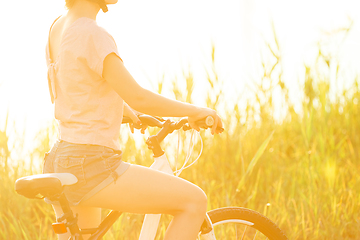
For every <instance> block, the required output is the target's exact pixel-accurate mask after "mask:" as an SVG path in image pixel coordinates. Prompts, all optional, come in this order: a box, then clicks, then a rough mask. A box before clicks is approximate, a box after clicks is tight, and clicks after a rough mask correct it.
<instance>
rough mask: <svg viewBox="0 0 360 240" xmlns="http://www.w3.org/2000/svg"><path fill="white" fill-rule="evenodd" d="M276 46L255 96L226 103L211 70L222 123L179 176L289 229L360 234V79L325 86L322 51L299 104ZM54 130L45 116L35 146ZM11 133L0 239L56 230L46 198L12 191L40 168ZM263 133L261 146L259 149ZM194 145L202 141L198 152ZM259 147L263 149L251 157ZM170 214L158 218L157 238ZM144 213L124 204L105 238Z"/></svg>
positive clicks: (136, 156) (213, 103)
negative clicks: (23, 158) (25, 158)
mask: <svg viewBox="0 0 360 240" xmlns="http://www.w3.org/2000/svg"><path fill="white" fill-rule="evenodd" d="M213 51H214V50H213ZM272 52H273V53H274V55H273V58H272V60H271V61H269V62H268V63H266V64H264V68H263V71H264V74H263V77H262V78H261V79H258V81H256V82H257V84H254V86H255V87H254V88H253V91H252V93H253V98H252V100H246V99H240V100H239V102H237V103H234V104H233V105H230V104H225V103H224V92H222V89H221V86H222V82H221V79H219V77H218V76H217V74H216V68H215V65H213V68H212V69H210V70H209V77H208V79H207V81H208V83H209V84H208V85H209V89H208V93H209V95H208V96H209V97H208V99H207V105H208V106H209V107H214V108H216V109H220V112H221V115H222V117H223V118H224V124H225V129H226V131H225V132H224V133H222V134H221V135H219V136H215V137H213V136H211V135H210V134H209V133H208V132H202V133H201V135H202V138H203V140H204V151H203V154H202V156H201V158H200V160H199V161H198V162H197V163H196V164H195V165H194V166H193V167H191V168H190V169H187V170H186V171H184V172H183V174H182V175H181V176H182V177H184V178H185V179H188V180H189V181H191V182H193V183H195V184H197V185H199V186H200V187H201V188H202V189H203V190H204V191H205V192H206V193H207V195H208V208H209V210H210V209H213V208H217V207H224V206H242V207H247V208H251V209H254V210H256V211H259V212H261V213H264V212H265V209H266V212H267V213H266V215H267V216H268V217H269V218H270V219H272V220H273V221H274V222H276V223H277V224H278V225H279V226H280V228H282V229H283V230H284V232H285V233H286V234H287V236H288V237H289V239H294V240H296V239H312V240H317V239H360V230H359V229H360V194H359V192H360V178H359V172H360V160H359V156H360V151H359V149H360V137H359V134H360V102H359V101H360V88H359V85H358V83H359V81H358V80H357V79H354V84H353V86H352V87H351V88H348V89H345V90H344V91H341V92H338V91H335V92H334V91H331V89H333V88H332V87H333V86H331V84H330V82H331V81H330V77H331V76H333V75H332V71H331V67H330V65H328V64H327V61H329V59H327V58H325V57H324V56H323V55H322V54H321V51H319V57H318V60H317V62H316V63H315V64H314V65H313V66H304V74H305V82H304V84H303V85H301V87H300V89H299V91H300V93H301V94H302V95H303V98H302V102H301V104H300V105H301V109H300V110H299V109H297V110H296V111H295V107H294V104H293V103H291V101H290V99H289V90H288V88H287V87H286V85H285V84H284V83H283V79H282V75H281V73H282V69H281V65H280V64H279V62H280V58H279V57H278V56H277V55H276V54H275V52H276V51H272ZM213 56H214V54H213ZM330 61H331V59H330ZM214 62H215V61H214V57H213V59H212V63H213V64H214ZM338 67H341V65H339V66H338ZM337 76H338V75H336V76H335V77H336V78H337ZM182 83H183V84H184V85H181V84H182ZM193 83H194V82H193V79H192V76H191V74H187V75H186V76H185V77H184V81H183V82H177V83H175V84H174V85H173V87H174V88H173V89H172V91H173V92H174V96H175V97H176V98H177V99H182V100H187V101H188V102H191V100H192V98H191V95H192V91H193V86H194V85H193ZM161 84H162V83H160V84H159V89H158V90H159V91H161ZM179 85H181V86H182V87H183V89H186V90H180V89H182V88H181V86H179ZM275 98H276V99H277V100H279V99H280V102H281V112H282V113H283V117H282V118H281V119H280V120H279V119H275V118H274V117H273V116H274V112H275V111H276V109H278V108H279V106H278V105H276V104H274V99H275ZM244 101H245V102H247V104H243V103H244ZM229 105H230V106H229ZM224 106H226V107H224ZM54 131H55V130H54V129H53V127H51V126H50V128H49V129H48V130H47V131H42V132H41V134H40V133H39V137H38V139H37V140H38V142H39V144H38V147H37V148H36V149H34V151H33V153H32V154H33V156H42V155H43V154H44V152H45V151H48V150H49V147H50V143H49V142H51V141H53V140H54V137H53V135H54V134H53V133H54ZM151 131H155V130H151ZM7 137H8V136H7V134H6V129H5V130H4V131H2V132H0V163H1V170H0V180H1V185H0V186H1V188H0V189H1V190H0V229H1V231H0V239H31V240H34V239H44V240H45V239H47V240H49V239H56V237H55V235H54V233H53V231H52V229H51V223H52V222H53V221H54V219H55V218H54V215H53V212H52V209H51V207H50V206H49V205H47V204H45V203H44V202H43V201H39V200H29V199H26V198H24V197H22V196H20V195H17V194H16V193H15V191H14V182H15V180H16V179H17V178H18V177H21V176H25V175H28V174H32V173H38V172H40V169H41V162H40V161H38V160H34V161H33V162H32V163H31V164H32V166H33V167H32V168H29V167H28V166H29V165H28V164H27V163H25V162H13V161H12V157H11V156H12V155H11V151H12V150H11V149H9V148H10V147H9V146H8V138H7ZM187 138H188V135H187ZM268 138H269V139H270V141H269V143H268V145H267V146H266V148H264V149H260V146H261V145H262V143H263V142H264V141H265V140H266V139H268ZM175 139H176V138H175ZM184 139H185V140H186V137H184ZM120 141H121V142H122V145H123V146H124V149H126V151H125V153H124V160H125V161H129V162H131V163H136V164H141V165H146V166H149V165H150V164H151V157H150V152H149V151H147V149H146V147H145V146H144V145H143V146H142V147H140V148H139V147H136V143H135V140H133V139H132V138H131V137H129V135H127V134H126V135H124V136H123V137H122V139H121V140H120ZM165 144H167V145H169V148H171V149H172V148H173V146H172V145H170V144H169V143H165ZM261 150H264V151H263V152H261ZM198 151H199V144H197V145H196V147H195V155H196V153H197V152H198ZM258 151H259V152H261V153H262V154H260V155H258V157H256V156H255V155H256V152H258ZM183 157H184V154H183V155H182V158H183ZM34 159H36V158H34ZM10 163H11V164H10ZM268 203H269V204H270V206H268ZM104 214H106V211H105V210H104ZM169 220H170V217H168V216H164V217H163V218H162V221H161V225H160V228H159V232H158V239H161V238H162V236H163V234H164V231H165V229H166V226H167V224H168V222H169ZM141 223H142V216H140V215H134V214H124V215H123V216H122V217H121V218H120V219H119V220H118V222H117V223H116V225H114V227H113V229H112V230H111V231H110V232H109V233H108V234H107V235H106V237H105V239H107V240H110V239H137V237H138V234H139V229H140V227H141Z"/></svg>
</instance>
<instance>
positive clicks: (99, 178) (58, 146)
mask: <svg viewBox="0 0 360 240" xmlns="http://www.w3.org/2000/svg"><path fill="white" fill-rule="evenodd" d="M121 155H122V153H121V151H118V150H114V149H111V148H108V147H105V146H99V145H91V144H74V143H69V142H65V141H62V140H60V141H57V142H56V143H55V144H54V146H53V147H52V149H51V150H50V152H48V153H46V154H45V158H44V167H43V173H72V174H74V175H75V176H76V177H77V179H78V182H77V183H76V184H74V185H71V186H64V193H65V196H66V198H67V199H68V201H69V203H70V204H71V205H78V204H79V203H81V201H84V200H86V199H88V198H90V197H91V196H93V195H95V194H96V193H97V192H99V191H100V190H102V189H103V188H105V187H106V186H108V185H109V184H110V183H112V182H114V181H115V182H116V180H117V179H118V178H119V177H120V176H121V175H122V174H123V173H124V172H125V171H126V170H127V169H128V168H129V166H130V164H129V163H126V162H123V161H122V160H121ZM46 202H48V203H52V204H56V203H54V202H51V201H49V200H46Z"/></svg>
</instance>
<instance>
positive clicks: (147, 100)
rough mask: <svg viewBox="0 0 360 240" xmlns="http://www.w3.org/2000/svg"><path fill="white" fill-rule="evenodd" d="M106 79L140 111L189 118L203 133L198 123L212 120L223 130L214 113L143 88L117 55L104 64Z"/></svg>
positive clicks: (108, 58) (194, 126)
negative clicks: (203, 119)
mask: <svg viewBox="0 0 360 240" xmlns="http://www.w3.org/2000/svg"><path fill="white" fill-rule="evenodd" d="M103 77H104V78H105V80H106V81H107V82H108V83H109V84H110V85H111V86H112V87H113V88H114V90H115V91H116V92H117V93H118V94H119V95H120V96H121V97H122V98H123V99H124V101H125V102H126V103H128V104H129V106H131V107H132V108H133V109H135V110H136V111H139V112H142V113H145V114H149V115H155V116H160V117H185V116H186V117H188V118H189V123H190V126H191V127H193V128H195V129H196V130H199V127H198V126H196V125H195V124H194V122H195V121H197V120H199V119H202V118H205V117H207V116H212V117H213V118H214V120H215V124H214V127H213V129H212V131H211V132H212V133H213V134H214V133H215V132H216V131H215V127H216V126H218V127H222V123H221V119H220V117H219V116H218V115H217V114H216V112H215V111H214V110H211V109H209V108H203V107H198V106H195V105H192V104H189V103H183V102H180V101H176V100H172V99H169V98H166V97H163V96H161V95H159V94H157V93H154V92H151V91H149V90H147V89H145V88H143V87H141V86H140V85H139V84H138V83H137V82H136V81H135V80H134V78H133V77H132V76H131V75H130V73H129V72H128V71H127V69H126V68H125V66H124V64H123V62H122V61H121V60H120V58H119V57H117V56H116V54H114V53H112V54H109V55H108V56H107V57H106V58H105V60H104V68H103Z"/></svg>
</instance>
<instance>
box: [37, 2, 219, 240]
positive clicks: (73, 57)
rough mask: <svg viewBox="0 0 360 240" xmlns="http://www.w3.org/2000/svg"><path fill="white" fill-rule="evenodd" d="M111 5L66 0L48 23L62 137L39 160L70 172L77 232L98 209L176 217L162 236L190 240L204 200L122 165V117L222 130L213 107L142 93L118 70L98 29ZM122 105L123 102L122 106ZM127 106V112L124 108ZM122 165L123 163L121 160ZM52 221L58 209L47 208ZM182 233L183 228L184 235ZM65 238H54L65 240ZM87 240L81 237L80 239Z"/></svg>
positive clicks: (112, 47) (187, 188) (180, 183)
mask: <svg viewBox="0 0 360 240" xmlns="http://www.w3.org/2000/svg"><path fill="white" fill-rule="evenodd" d="M116 2H117V0H105V1H104V0H66V6H67V7H68V12H67V14H66V15H64V16H61V17H60V18H58V19H57V20H56V21H55V22H54V23H53V25H52V26H51V29H50V33H49V42H48V45H47V64H48V81H49V90H50V94H51V99H52V101H53V102H54V103H55V118H56V119H57V120H58V122H59V130H60V138H59V141H58V142H57V143H56V144H55V145H54V146H53V148H52V149H51V151H50V152H49V153H48V154H47V155H46V157H45V163H44V173H46V172H70V173H73V174H75V175H76V176H77V178H78V180H79V181H78V183H77V184H75V185H74V186H71V187H68V188H66V189H65V194H66V196H67V198H68V200H69V201H70V203H71V204H72V205H73V207H72V209H73V211H74V212H75V213H78V214H79V222H78V224H79V226H80V228H92V227H97V226H98V225H99V223H100V221H101V216H100V209H101V208H107V209H114V210H118V211H122V212H132V213H141V214H145V213H162V214H171V215H172V216H174V218H173V220H172V222H171V223H170V225H169V227H168V229H167V231H166V234H165V238H164V239H179V240H186V239H192V240H194V239H196V237H197V234H198V231H199V229H200V226H201V223H202V222H203V220H204V216H205V212H206V206H207V199H206V195H205V193H204V192H203V191H202V190H201V189H200V188H199V187H197V186H195V185H194V184H192V183H190V182H188V181H185V180H183V179H180V178H177V177H174V176H170V175H167V174H164V173H161V172H158V171H154V170H151V169H149V168H145V167H141V166H137V165H130V164H128V163H126V162H123V161H122V160H121V151H120V146H119V142H118V139H119V134H120V125H121V120H122V116H123V114H124V115H127V116H129V117H131V118H132V119H133V120H134V121H135V122H138V121H139V119H138V118H137V117H136V115H135V114H134V112H133V110H132V109H135V110H136V111H139V112H142V113H145V114H149V115H156V116H163V117H188V118H189V123H190V126H191V127H192V128H194V129H196V130H199V127H198V126H196V124H195V122H196V121H197V120H199V119H203V118H205V117H207V116H212V117H213V118H214V119H215V125H214V126H213V128H212V129H211V132H212V134H216V133H217V131H216V127H222V123H221V119H220V117H219V116H218V115H217V114H216V112H215V111H214V110H211V109H208V108H203V107H198V106H195V105H191V104H187V103H183V102H179V101H175V100H171V99H168V98H165V97H163V96H161V95H158V94H156V93H153V92H151V91H148V90H146V89H144V88H142V87H141V86H140V85H139V84H138V83H137V82H136V81H135V80H134V79H133V77H132V76H131V75H130V73H129V72H128V71H127V70H126V68H125V67H124V64H123V62H122V59H121V58H120V56H119V53H118V51H117V48H116V44H115V41H114V39H113V38H112V37H111V35H109V34H108V33H107V32H106V31H105V30H104V29H103V28H101V27H99V26H98V25H97V24H96V16H97V14H98V12H99V10H100V8H101V9H102V10H103V11H105V12H106V11H107V6H106V5H107V4H115V3H116ZM124 102H126V103H127V104H125V103H124ZM129 106H130V107H131V108H130V107H129ZM125 161H126V160H125ZM53 207H54V210H55V213H56V215H57V217H59V216H61V214H62V211H61V209H60V207H59V206H58V205H57V204H56V203H53ZM184 229H186V231H184ZM68 237H69V236H68V234H63V235H59V239H68ZM85 239H86V236H85Z"/></svg>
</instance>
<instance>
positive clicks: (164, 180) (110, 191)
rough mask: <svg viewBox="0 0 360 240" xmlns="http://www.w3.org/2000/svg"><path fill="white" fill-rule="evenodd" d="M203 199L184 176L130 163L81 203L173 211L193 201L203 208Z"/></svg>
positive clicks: (136, 210)
mask: <svg viewBox="0 0 360 240" xmlns="http://www.w3.org/2000/svg"><path fill="white" fill-rule="evenodd" d="M206 201H207V199H206V195H205V193H204V192H203V191H202V190H201V189H200V188H199V187H198V186H196V185H194V184H192V183H190V182H188V181H186V180H184V179H181V178H179V177H175V176H172V175H169V174H166V173H163V172H160V171H156V170H153V169H150V168H146V167H142V166H138V165H131V166H130V167H129V169H128V170H127V171H126V172H125V173H124V174H123V175H121V176H120V177H119V179H117V180H116V182H113V183H112V184H110V185H109V186H107V187H106V188H104V189H103V190H101V191H100V192H99V193H97V194H96V195H94V196H93V197H91V198H89V199H88V200H86V201H84V202H83V203H82V204H81V205H82V206H92V207H99V208H107V209H113V210H117V211H122V212H131V213H141V214H144V213H155V214H156V213H164V214H171V215H175V214H177V213H180V212H182V211H184V210H185V209H186V208H188V207H189V205H194V203H195V206H199V205H202V206H205V208H206ZM205 210H206V209H205Z"/></svg>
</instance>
